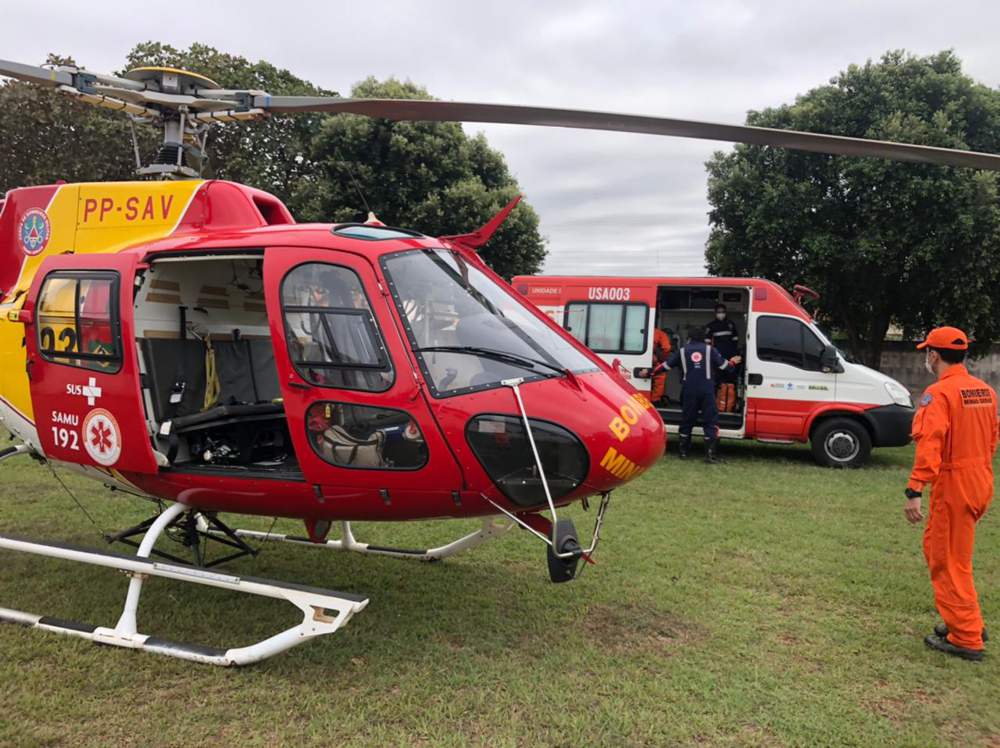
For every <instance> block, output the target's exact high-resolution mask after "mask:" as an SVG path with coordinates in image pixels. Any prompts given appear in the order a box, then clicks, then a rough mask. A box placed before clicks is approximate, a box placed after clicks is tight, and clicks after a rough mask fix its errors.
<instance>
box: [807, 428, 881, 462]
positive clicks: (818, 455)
mask: <svg viewBox="0 0 1000 748" xmlns="http://www.w3.org/2000/svg"><path fill="white" fill-rule="evenodd" d="M811 442H812V453H813V457H814V458H815V459H816V462H818V463H819V464H820V465H824V466H826V467H838V468H857V467H861V466H862V465H864V464H865V463H866V462H867V461H868V455H870V454H871V451H872V438H871V436H870V435H869V434H868V429H866V428H865V427H864V425H862V424H861V423H859V422H858V421H855V420H853V419H851V418H831V419H830V420H828V421H823V422H822V423H820V424H819V426H817V427H816V429H815V430H814V431H813V434H812V440H811Z"/></svg>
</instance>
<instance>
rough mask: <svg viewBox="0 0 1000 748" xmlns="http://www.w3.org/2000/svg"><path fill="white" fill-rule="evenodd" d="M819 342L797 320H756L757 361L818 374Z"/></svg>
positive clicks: (783, 318) (819, 366) (782, 318)
mask: <svg viewBox="0 0 1000 748" xmlns="http://www.w3.org/2000/svg"><path fill="white" fill-rule="evenodd" d="M824 347H825V346H824V345H823V342H822V341H821V340H820V339H819V338H817V337H816V335H815V334H814V333H813V332H812V330H810V329H809V328H808V327H806V326H805V325H804V324H802V322H801V321H799V320H797V319H792V318H791V317H760V318H759V319H758V320H757V358H759V359H760V360H761V361H774V362H776V363H781V364H788V365H789V366H795V367H798V368H799V369H806V370H809V371H822V370H823V367H822V366H821V364H820V357H821V354H822V353H823V349H824Z"/></svg>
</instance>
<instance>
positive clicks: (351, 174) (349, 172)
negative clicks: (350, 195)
mask: <svg viewBox="0 0 1000 748" xmlns="http://www.w3.org/2000/svg"><path fill="white" fill-rule="evenodd" d="M333 155H334V156H335V157H336V159H337V162H338V163H340V164H343V166H344V168H345V169H347V176H349V177H350V178H351V184H353V185H354V189H355V190H356V191H357V193H358V197H360V198H361V204H362V205H364V206H365V212H367V213H368V216H369V217H371V216H373V215H375V214H374V213H373V212H372V209H371V207H370V206H369V205H368V201H367V200H366V199H365V193H364V191H362V189H361V185H360V184H358V180H357V179H356V178H355V176H354V169H352V168H351V165H350V163H348V162H347V161H344V160H343V159H342V158H341V157H340V154H339V153H338V152H337V151H334V152H333Z"/></svg>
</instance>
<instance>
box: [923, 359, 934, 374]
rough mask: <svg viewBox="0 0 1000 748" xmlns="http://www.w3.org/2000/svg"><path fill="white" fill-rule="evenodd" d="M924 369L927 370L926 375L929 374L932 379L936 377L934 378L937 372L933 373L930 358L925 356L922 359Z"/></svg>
mask: <svg viewBox="0 0 1000 748" xmlns="http://www.w3.org/2000/svg"><path fill="white" fill-rule="evenodd" d="M924 368H925V369H927V372H928V373H929V374H930V375H931V376H932V377H936V376H937V372H936V371H934V364H932V363H931V358H930V356H925V357H924Z"/></svg>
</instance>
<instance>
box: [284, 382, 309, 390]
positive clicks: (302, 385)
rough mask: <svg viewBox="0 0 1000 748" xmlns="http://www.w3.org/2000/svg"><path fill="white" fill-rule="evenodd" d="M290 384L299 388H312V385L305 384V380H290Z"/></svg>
mask: <svg viewBox="0 0 1000 748" xmlns="http://www.w3.org/2000/svg"><path fill="white" fill-rule="evenodd" d="M288 386H289V387H294V388H295V389H297V390H311V389H312V387H311V386H310V385H308V384H304V383H303V382H289V383H288Z"/></svg>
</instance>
